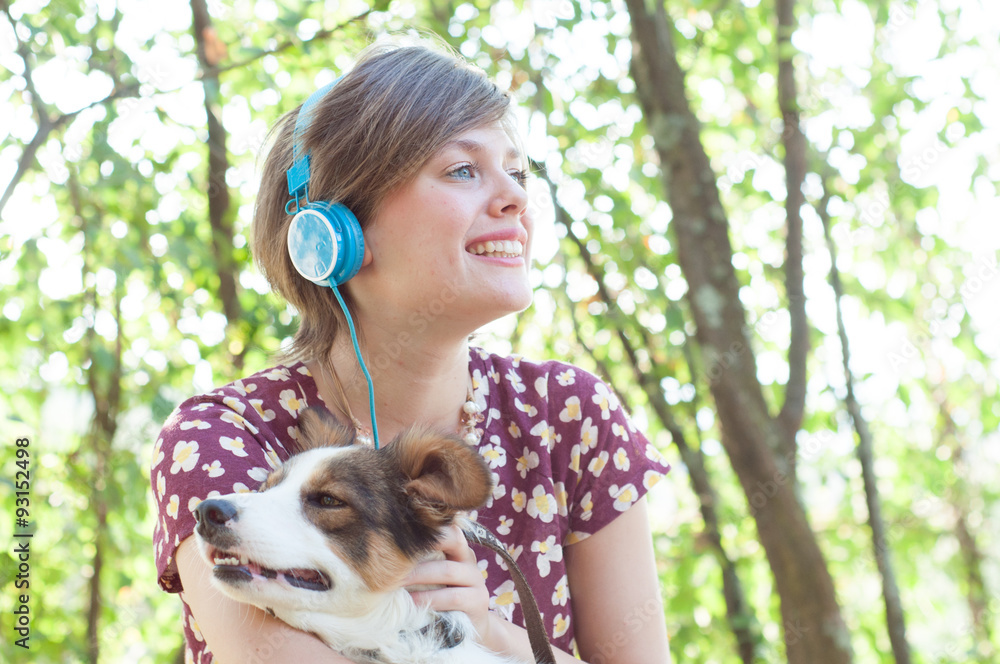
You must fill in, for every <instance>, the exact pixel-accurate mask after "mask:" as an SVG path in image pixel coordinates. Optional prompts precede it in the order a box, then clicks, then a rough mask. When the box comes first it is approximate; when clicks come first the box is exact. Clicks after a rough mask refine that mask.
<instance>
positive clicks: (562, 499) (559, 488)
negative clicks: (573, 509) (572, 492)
mask: <svg viewBox="0 0 1000 664" xmlns="http://www.w3.org/2000/svg"><path fill="white" fill-rule="evenodd" d="M552 493H553V495H554V496H555V499H556V506H557V508H558V509H559V516H566V515H567V514H569V512H568V511H567V508H566V506H567V504H568V503H569V492H567V491H566V485H565V484H563V483H562V482H556V483H555V484H553V485H552Z"/></svg>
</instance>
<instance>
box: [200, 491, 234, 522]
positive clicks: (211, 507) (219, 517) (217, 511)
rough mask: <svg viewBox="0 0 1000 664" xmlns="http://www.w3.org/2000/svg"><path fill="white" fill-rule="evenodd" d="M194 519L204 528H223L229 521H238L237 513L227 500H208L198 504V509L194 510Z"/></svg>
mask: <svg viewBox="0 0 1000 664" xmlns="http://www.w3.org/2000/svg"><path fill="white" fill-rule="evenodd" d="M194 518H195V521H197V522H198V523H202V524H205V525H206V526H224V525H226V523H228V522H229V521H236V520H238V518H239V511H238V510H237V509H236V505H233V504H232V503H231V502H229V501H228V500H219V499H218V498H210V499H209V500H203V501H201V502H200V503H198V507H196V508H194Z"/></svg>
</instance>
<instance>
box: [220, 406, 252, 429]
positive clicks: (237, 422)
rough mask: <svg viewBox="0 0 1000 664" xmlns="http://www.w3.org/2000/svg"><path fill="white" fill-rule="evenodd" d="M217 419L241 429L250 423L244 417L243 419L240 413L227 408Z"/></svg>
mask: <svg viewBox="0 0 1000 664" xmlns="http://www.w3.org/2000/svg"><path fill="white" fill-rule="evenodd" d="M219 419H220V420H222V421H223V422H227V423H229V424H232V425H233V426H235V427H238V428H240V429H243V430H244V431H246V430H247V425H248V424H250V423H249V422H247V421H246V420H245V419H243V416H242V415H238V414H236V413H234V412H232V411H229V410H227V411H226V412H224V413H223V414H222V416H221V417H220V418H219Z"/></svg>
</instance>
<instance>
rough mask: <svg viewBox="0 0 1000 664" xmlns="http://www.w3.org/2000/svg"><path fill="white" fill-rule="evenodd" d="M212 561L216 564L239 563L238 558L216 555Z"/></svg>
mask: <svg viewBox="0 0 1000 664" xmlns="http://www.w3.org/2000/svg"><path fill="white" fill-rule="evenodd" d="M213 562H214V563H215V564H216V565H239V564H241V563H240V560H239V559H238V558H219V557H216V558H215V560H213ZM244 564H245V563H244Z"/></svg>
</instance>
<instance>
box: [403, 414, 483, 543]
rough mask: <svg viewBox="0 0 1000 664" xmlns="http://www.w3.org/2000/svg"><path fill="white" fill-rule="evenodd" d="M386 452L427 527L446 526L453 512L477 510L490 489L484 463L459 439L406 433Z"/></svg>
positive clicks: (422, 431) (416, 431) (417, 431)
mask: <svg viewBox="0 0 1000 664" xmlns="http://www.w3.org/2000/svg"><path fill="white" fill-rule="evenodd" d="M387 451H389V452H390V453H391V454H392V455H393V456H394V458H395V462H396V463H397V464H398V465H399V469H400V471H402V473H403V477H404V478H405V480H404V488H405V490H406V495H407V497H408V498H409V501H410V505H411V507H412V508H413V510H414V512H415V513H416V514H417V517H418V518H419V519H420V520H422V521H423V522H425V523H427V524H428V525H431V526H435V527H436V526H443V525H446V524H448V523H450V522H451V520H452V519H453V518H454V516H455V513H456V512H458V511H460V510H471V509H475V508H477V507H479V506H480V505H482V504H483V503H485V502H486V499H487V498H488V497H489V495H490V491H491V490H492V488H493V482H492V478H491V477H490V471H489V467H488V466H487V465H486V462H485V461H484V460H483V458H482V457H481V456H480V455H479V452H477V451H476V450H475V448H472V447H469V446H468V445H467V444H465V443H463V442H462V441H461V440H459V439H458V438H453V437H450V436H445V435H442V434H439V433H433V432H430V431H428V430H426V429H420V428H417V429H409V430H407V431H404V432H403V433H401V434H400V435H399V436H398V437H397V438H396V439H395V440H394V441H393V442H392V443H391V444H390V445H389V447H388V448H387Z"/></svg>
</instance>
